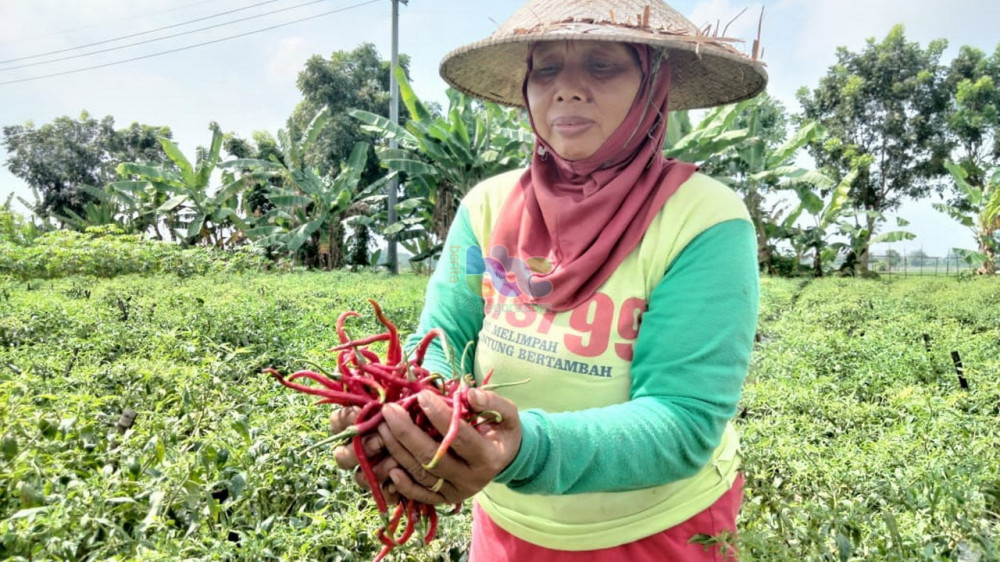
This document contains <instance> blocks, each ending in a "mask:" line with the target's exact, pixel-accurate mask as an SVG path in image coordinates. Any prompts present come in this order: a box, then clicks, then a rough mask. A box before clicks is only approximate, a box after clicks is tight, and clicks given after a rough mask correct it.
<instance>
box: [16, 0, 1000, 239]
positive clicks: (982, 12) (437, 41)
mask: <svg viewBox="0 0 1000 562" xmlns="http://www.w3.org/2000/svg"><path fill="white" fill-rule="evenodd" d="M520 4H521V1H520V0H489V1H486V0H461V1H459V0H410V1H409V4H408V5H401V6H400V51H401V52H405V53H407V54H409V55H410V56H411V58H412V61H413V63H412V68H411V71H412V75H413V78H414V83H413V86H414V89H415V90H416V92H417V94H418V95H419V96H420V97H421V98H423V99H425V100H435V101H442V100H444V91H445V84H444V82H443V81H442V80H441V79H440V78H439V77H438V75H437V68H438V63H439V62H440V60H441V58H442V57H443V56H444V55H445V54H446V53H447V52H449V51H450V50H452V49H454V48H456V47H459V46H461V45H464V44H466V43H469V42H471V41H475V40H478V39H481V38H484V37H485V36H487V35H488V34H489V33H490V32H491V31H492V30H493V29H494V28H495V27H496V25H497V22H502V21H503V20H504V19H506V18H507V17H508V16H509V15H510V14H511V13H512V12H513V11H514V10H515V9H516V8H517V6H519V5H520ZM252 5H257V6H256V7H253V8H250V6H252ZM671 5H672V6H674V7H675V8H676V9H678V10H679V11H680V12H682V13H684V14H685V15H687V16H688V17H689V18H690V19H691V20H692V21H694V22H695V23H696V24H698V25H699V26H705V25H708V24H715V23H716V22H719V21H721V22H722V23H723V25H725V22H728V21H729V20H731V19H732V18H733V17H735V16H736V15H737V14H738V13H739V12H740V11H741V10H742V9H743V8H747V11H746V13H745V14H744V15H743V16H742V17H740V18H739V19H737V20H736V21H735V22H734V23H733V24H732V25H731V26H730V27H729V35H731V36H736V37H742V38H746V39H752V38H753V36H754V35H755V34H756V26H757V16H758V14H759V12H760V9H761V7H763V8H764V25H763V33H762V36H761V38H762V43H763V46H764V56H763V58H764V61H765V62H766V63H767V64H768V72H769V74H770V77H771V80H770V84H769V86H768V91H769V92H770V93H771V95H772V96H774V97H776V98H778V99H779V100H782V101H783V102H784V103H785V105H786V106H787V107H788V108H789V110H791V111H793V112H794V111H798V110H799V106H798V103H797V102H796V101H795V91H796V90H797V89H798V88H799V87H801V86H809V87H815V85H816V84H817V83H818V81H819V79H820V77H822V76H823V75H824V74H825V73H826V71H827V69H828V68H829V66H830V65H831V64H832V63H833V62H834V60H835V59H834V56H835V51H836V48H837V47H838V46H845V47H847V48H848V49H851V50H855V51H858V50H861V49H862V48H863V47H864V41H865V39H867V38H870V37H875V38H877V39H881V38H883V37H884V36H885V35H886V34H887V33H888V31H889V29H890V28H891V27H892V25H894V24H896V23H902V24H904V25H905V26H906V36H907V38H908V39H909V40H911V41H919V42H920V43H921V44H922V45H925V46H926V44H927V42H928V41H930V40H932V39H936V38H944V39H947V40H948V42H949V49H948V51H946V54H945V59H946V60H950V58H951V57H952V56H953V55H954V53H955V52H957V49H958V47H959V46H961V45H972V46H976V47H979V48H980V49H983V50H984V51H987V52H992V51H993V50H994V49H995V48H996V47H997V45H998V43H1000V34H998V33H997V31H996V22H998V21H1000V2H996V1H994V0H951V1H949V2H943V1H942V0H908V1H907V0H836V1H834V0H765V1H763V2H760V1H758V2H756V3H752V4H751V3H740V2H735V1H733V0H702V1H695V0H684V1H677V2H673V3H671ZM294 6H300V7H298V8H293V7H294ZM243 8H246V9H243ZM230 10H238V11H234V12H233V13H232V14H230V15H228V16H226V17H218V18H212V17H211V16H213V15H215V14H219V13H221V12H226V11H230ZM276 10H285V11H283V12H280V13H273V14H270V15H262V14H265V13H266V12H274V11H276ZM334 10H341V11H339V12H337V13H331V14H329V15H325V16H320V17H315V18H314V19H310V20H308V21H303V22H300V23H294V24H290V25H286V26H282V27H277V28H275V29H272V30H270V31H264V32H259V33H251V32H254V31H256V30H260V29H262V28H266V27H271V26H275V25H280V24H283V23H288V22H291V21H293V20H298V19H304V18H308V17H312V16H317V15H319V14H322V13H326V12H332V11H334ZM251 16H260V17H257V18H254V19H250V20H248V21H244V22H240V23H233V24H227V25H222V26H220V27H217V28H215V29H206V30H203V31H200V32H198V33H193V34H189V35H184V36H179V37H174V38H172V39H166V40H163V41H155V42H150V43H147V44H144V45H136V46H134V47H129V48H121V49H117V50H112V51H109V52H106V53H100V54H95V55H92V56H82V57H77V58H73V59H68V60H64V61H58V62H51V63H47V64H35V63H41V62H45V61H48V60H50V59H52V58H60V57H67V56H73V55H77V54H81V53H85V52H90V51H94V50H100V49H109V48H112V47H119V46H122V45H123V44H125V43H134V42H138V41H144V40H149V39H155V38H157V37H161V36H163V35H168V34H174V33H180V32H183V31H189V30H192V29H196V28H199V27H207V26H210V25H215V24H219V23H223V22H227V21H232V20H234V19H237V18H248V17H251ZM198 18H206V19H204V20H202V21H199V22H197V23H193V24H190V25H178V24H180V23H182V22H186V21H189V20H194V19H198ZM173 25H176V27H173V28H171V29H169V30H164V31H162V32H158V33H150V34H142V35H137V36H135V37H133V38H132V39H128V40H125V41H122V42H109V43H103V44H101V45H97V46H93V47H90V48H88V49H82V50H66V51H65V52H62V53H59V54H57V55H50V56H48V57H38V58H30V59H24V60H21V61H16V62H8V63H0V126H3V125H13V124H20V123H24V122H27V121H32V122H34V123H35V124H36V125H41V124H44V123H47V122H49V121H51V120H53V119H55V118H56V117H59V116H63V115H70V116H73V117H77V116H79V114H80V113H81V111H87V112H89V113H90V114H91V115H93V116H96V117H103V116H105V115H112V116H113V117H114V118H115V123H116V126H118V127H125V126H127V125H129V124H130V123H132V122H134V121H138V122H141V123H145V124H150V125H167V126H169V127H170V128H171V129H172V130H173V132H174V138H175V140H176V141H177V142H178V143H179V144H180V147H181V149H182V150H183V151H185V153H187V154H193V152H194V149H195V147H196V146H198V145H203V144H206V143H207V142H208V140H209V139H210V132H209V130H208V124H209V122H211V121H216V122H218V123H219V124H220V125H221V126H222V128H223V130H225V131H227V132H234V133H237V134H239V135H241V136H244V137H248V136H250V134H251V133H252V132H253V131H255V130H269V131H272V132H274V131H277V130H278V129H279V128H281V127H282V126H283V125H284V122H285V119H286V118H287V117H288V115H289V114H290V113H291V112H292V110H293V109H294V107H295V104H296V103H298V101H299V92H298V90H297V89H296V87H295V78H296V75H297V73H298V71H299V70H300V69H301V68H302V66H303V64H304V62H305V60H306V59H307V58H309V57H310V56H311V55H313V54H320V55H322V56H329V54H330V53H332V52H334V51H338V50H351V49H353V48H355V47H357V46H358V45H359V44H361V43H362V42H366V41H368V42H372V43H374V44H375V45H376V46H377V48H378V49H379V52H380V53H381V54H382V55H383V56H384V57H385V58H388V57H389V54H390V45H391V43H390V38H391V35H390V34H391V1H390V0H374V1H371V0H369V1H367V2H366V0H315V1H313V2H309V0H271V1H269V2H267V1H264V0H202V1H197V0H132V1H129V2H123V1H121V0H2V1H0V60H2V61H7V60H11V59H19V58H22V57H31V56H33V55H38V54H41V53H49V52H52V51H57V50H63V49H72V48H74V47H78V46H80V45H86V44H89V43H95V42H100V41H106V40H108V39H112V38H117V37H121V36H123V35H129V34H138V33H141V32H143V31H147V30H151V29H155V28H161V27H165V26H173ZM243 33H251V34H248V35H246V36H244V37H240V38H237V39H228V40H227V39H225V38H226V37H230V36H233V35H239V34H243ZM211 41H218V42H216V43H213V44H210V45H205V46H201V47H196V48H190V49H186V50H180V51H177V52H174V53H171V54H165V55H160V56H152V57H150V58H145V59H142V60H137V61H133V62H128V63H124V64H112V65H110V66H106V67H104V68H99V69H93V70H86V71H80V72H72V71H77V70H79V69H82V68H84V67H89V66H96V65H102V64H109V63H115V62H116V61H120V60H124V59H129V58H135V57H143V56H146V55H152V54H155V53H159V52H162V51H166V50H172V49H179V48H183V47H187V46H191V45H194V44H196V43H205V42H211ZM748 45H749V43H748ZM747 49H749V47H747ZM28 64H31V66H24V67H23V68H11V67H13V66H21V65H28ZM59 72H72V73H70V74H65V75H63V76H58V77H51V78H44V79H39V80H28V81H23V82H16V83H8V84H3V82H11V81H16V80H23V79H31V78H35V77H39V76H42V75H46V74H54V73H59ZM5 160H6V153H2V154H0V200H3V199H6V196H7V195H8V194H9V193H11V192H15V193H16V194H18V195H20V196H23V197H28V190H27V188H26V187H25V186H24V185H23V183H22V182H21V181H20V180H18V179H17V178H15V177H13V176H12V175H11V174H10V173H9V172H7V170H6V167H5V166H3V164H4V162H5ZM901 215H902V216H904V217H905V218H907V219H908V220H909V221H910V222H911V225H910V227H909V228H910V230H912V231H914V232H916V233H917V234H918V238H917V240H914V241H912V242H908V243H906V245H905V246H903V245H897V246H896V248H897V250H900V251H907V250H911V249H917V248H921V247H922V248H923V249H924V251H926V252H927V253H929V254H931V255H944V254H945V253H946V252H947V251H948V249H949V248H951V247H955V246H960V247H971V246H972V241H971V238H970V235H969V233H968V231H967V230H966V229H964V228H963V227H961V226H958V225H957V224H955V223H953V222H952V221H951V220H950V219H948V218H947V217H945V216H944V215H941V214H940V213H937V212H936V211H933V210H931V209H930V208H929V205H928V204H927V203H924V204H920V205H913V204H908V205H904V207H903V209H902V210H901Z"/></svg>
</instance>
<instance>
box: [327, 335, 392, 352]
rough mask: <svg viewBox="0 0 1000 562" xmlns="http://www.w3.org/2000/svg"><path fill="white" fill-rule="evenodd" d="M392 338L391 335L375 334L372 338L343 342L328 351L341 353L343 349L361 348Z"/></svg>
mask: <svg viewBox="0 0 1000 562" xmlns="http://www.w3.org/2000/svg"><path fill="white" fill-rule="evenodd" d="M392 338H393V336H392V334H375V335H374V336H368V337H367V338H361V339H357V340H351V341H347V342H344V343H342V344H340V345H338V346H337V347H332V348H330V349H329V350H328V351H343V350H345V349H350V348H352V347H361V346H362V345H371V344H373V343H375V342H380V341H391V340H392Z"/></svg>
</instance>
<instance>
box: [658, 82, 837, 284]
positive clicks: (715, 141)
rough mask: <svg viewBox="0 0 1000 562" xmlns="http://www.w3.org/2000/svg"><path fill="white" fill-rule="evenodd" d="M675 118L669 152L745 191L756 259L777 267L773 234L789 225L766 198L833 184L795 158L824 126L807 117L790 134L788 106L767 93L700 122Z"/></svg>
mask: <svg viewBox="0 0 1000 562" xmlns="http://www.w3.org/2000/svg"><path fill="white" fill-rule="evenodd" d="M671 120H672V121H676V122H678V125H676V126H674V127H672V128H671V129H670V130H669V131H668V135H667V141H666V145H667V146H666V149H665V151H664V154H665V156H667V157H668V158H677V159H679V160H684V161H688V162H695V163H698V164H699V165H700V166H701V168H702V171H704V172H705V173H707V174H709V175H711V176H713V177H715V178H716V179H718V180H719V181H722V182H723V183H726V184H728V185H730V186H731V187H733V188H734V189H735V190H736V191H738V192H739V193H741V194H742V195H743V200H744V203H746V206H747V209H748V210H749V211H750V217H751V220H752V221H753V223H754V227H755V230H756V232H757V259H758V263H759V264H760V267H761V269H766V270H768V271H769V272H772V273H773V269H774V264H773V263H772V262H773V255H774V247H775V244H774V240H775V238H776V237H780V236H782V235H784V234H785V233H787V232H788V231H787V229H784V228H782V223H781V221H779V220H778V212H777V211H776V209H775V208H772V209H768V208H766V207H765V200H766V199H767V197H768V196H769V195H773V194H775V193H776V192H777V191H779V190H794V191H796V192H801V190H802V189H806V190H808V189H819V188H821V187H824V186H825V187H827V188H829V187H831V186H833V185H834V182H833V181H831V180H830V179H828V178H827V177H826V176H823V175H822V174H819V173H817V172H815V171H813V170H809V169H806V168H802V167H799V166H797V165H795V164H794V161H795V155H796V154H797V153H798V151H799V150H800V149H801V148H802V147H804V146H805V145H806V144H807V143H809V142H813V141H815V140H817V139H819V138H822V137H823V135H824V134H825V132H824V130H823V128H822V127H820V126H819V125H817V123H815V122H812V121H805V122H803V123H802V124H801V125H800V126H799V128H798V129H797V130H796V131H794V132H793V133H792V135H791V136H790V137H789V136H788V134H787V130H786V125H787V122H788V118H787V114H786V112H785V108H784V106H782V105H781V103H779V102H778V101H776V100H774V99H772V98H771V97H770V96H767V95H766V94H765V95H761V96H757V97H756V98H754V99H752V100H747V101H743V102H740V103H738V104H735V105H729V106H723V107H720V108H717V109H715V110H713V111H711V112H709V113H708V115H707V116H706V117H705V119H703V120H702V121H701V122H700V123H699V124H698V126H697V127H693V128H692V127H690V125H689V121H688V118H687V115H686V113H682V114H674V115H671ZM685 131H687V133H686V134H684V133H685ZM681 135H683V136H681Z"/></svg>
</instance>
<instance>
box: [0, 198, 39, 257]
mask: <svg viewBox="0 0 1000 562" xmlns="http://www.w3.org/2000/svg"><path fill="white" fill-rule="evenodd" d="M13 197H14V194H13V193H11V194H10V195H9V196H7V200H6V201H4V204H3V205H0V244H9V245H15V246H27V245H30V244H31V243H32V242H34V240H35V239H36V238H38V237H39V236H40V235H41V234H42V231H41V229H39V228H38V227H37V226H35V224H34V223H32V222H29V221H27V220H25V218H24V217H23V216H21V214H20V213H18V212H17V211H14V210H13V209H12V208H11V199H13Z"/></svg>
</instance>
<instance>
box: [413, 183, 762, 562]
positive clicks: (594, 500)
mask: <svg viewBox="0 0 1000 562" xmlns="http://www.w3.org/2000/svg"><path fill="white" fill-rule="evenodd" d="M520 173H521V172H520V171H517V172H512V173H508V174H504V175H501V176H498V177H496V178H493V179H491V180H488V181H487V182H484V183H483V184H482V185H480V186H478V187H476V188H475V189H473V190H472V191H471V192H470V193H469V195H468V196H467V197H466V198H465V199H464V200H463V204H462V206H461V207H460V209H459V212H458V215H457V217H456V220H455V222H454V224H453V225H452V228H451V231H450V233H449V235H448V239H447V241H446V243H445V246H444V251H443V252H442V257H441V262H440V264H439V265H438V267H437V269H436V270H435V272H434V275H433V276H432V278H431V280H430V283H429V284H428V289H427V299H426V305H425V308H424V311H423V314H422V316H421V321H420V327H419V329H418V334H422V333H425V332H426V331H427V330H428V329H430V328H431V327H435V326H436V327H440V328H442V329H443V330H444V331H445V332H446V334H447V335H448V340H449V342H450V343H451V345H452V347H454V348H455V349H457V350H462V349H464V348H465V347H466V345H467V344H469V343H470V342H471V345H472V349H473V353H471V354H468V357H467V359H466V362H465V365H464V366H463V369H464V370H466V371H467V372H468V371H469V370H472V371H473V372H474V373H475V374H476V376H477V378H481V377H482V375H483V373H485V372H486V371H487V370H489V369H491V368H492V369H494V376H493V382H498V383H502V382H514V381H519V380H523V379H526V378H530V379H531V382H529V383H527V384H524V385H519V386H512V387H508V388H503V389H501V390H500V392H501V394H503V395H504V396H506V397H508V398H510V399H511V400H513V401H514V402H515V403H516V404H517V405H518V407H519V409H520V410H521V423H522V426H523V437H522V442H521V448H520V450H519V452H518V454H517V457H516V458H515V459H514V461H513V462H512V463H511V464H510V466H508V467H507V468H506V469H505V470H504V471H503V472H502V473H501V474H500V475H498V477H497V478H496V480H495V482H494V483H493V484H490V485H489V486H488V487H487V488H486V489H485V490H484V491H483V492H482V493H481V494H480V495H479V496H477V500H478V501H479V502H480V503H481V505H482V506H483V508H484V509H485V510H486V511H487V513H489V514H490V516H491V517H492V518H493V519H494V521H496V522H497V524H498V525H500V526H501V527H503V528H504V529H506V530H507V531H509V532H511V533H513V534H515V535H516V536H519V537H521V538H522V539H524V540H528V541H530V542H533V543H536V544H540V545H542V546H546V547H548V548H555V549H562V550H590V549H595V548H605V547H609V546H615V545H618V544H623V543H626V542H631V541H633V540H637V539H640V538H643V537H645V536H648V535H651V534H654V533H656V532H659V531H661V530H663V529H666V528H668V527H670V526H673V525H675V524H677V523H680V522H682V521H684V520H685V519H687V518H689V517H691V516H692V515H694V514H696V513H698V512H699V511H701V510H703V509H705V508H706V507H708V506H709V505H711V504H712V503H713V502H714V501H715V500H716V499H718V498H719V497H720V496H721V495H722V494H723V493H725V491H726V490H728V489H729V487H730V486H731V485H732V482H733V480H734V479H735V477H736V471H737V470H738V467H739V457H738V439H737V437H736V434H735V431H734V430H733V428H732V425H731V424H730V420H731V418H732V417H733V415H734V413H735V411H736V405H737V402H738V401H739V398H740V392H741V388H742V384H743V380H744V377H745V375H746V371H747V367H748V364H749V356H750V350H751V348H752V345H753V337H754V332H755V327H756V319H757V296H758V278H757V263H756V239H755V236H754V229H753V226H752V224H751V223H750V222H749V218H748V216H747V213H746V210H745V207H744V206H743V203H742V201H741V200H740V199H739V197H738V196H737V195H736V194H734V193H733V192H732V191H731V190H729V189H728V188H726V187H725V186H723V185H721V184H719V183H718V182H716V181H714V180H712V179H710V178H708V177H707V176H704V175H702V174H695V175H694V176H692V178H691V179H689V180H688V181H687V182H686V183H685V184H684V185H683V186H681V188H680V189H678V191H677V192H676V193H675V194H674V195H673V196H672V197H671V198H670V199H669V200H668V201H667V203H666V205H665V206H664V208H663V209H662V210H661V212H660V213H659V214H658V216H657V217H656V219H655V220H654V221H653V223H652V224H651V225H650V227H649V228H648V229H647V232H646V234H645V236H644V238H643V239H642V241H641V242H640V243H639V245H638V246H637V247H636V248H635V249H634V250H633V251H632V253H631V254H629V256H628V257H627V258H626V259H625V260H624V262H623V263H622V264H621V266H619V268H618V269H617V270H616V272H615V274H613V275H612V277H611V278H610V279H609V280H608V281H607V282H606V283H605V284H604V285H602V286H601V287H600V288H599V289H598V291H597V293H596V294H595V295H594V297H592V298H591V299H590V300H589V301H587V302H585V303H583V304H581V305H580V306H579V307H577V308H576V309H574V310H570V311H565V312H559V313H552V312H549V311H546V310H545V309H543V308H541V307H536V306H525V305H522V304H519V303H518V302H516V301H514V300H512V299H507V298H504V297H503V296H502V295H499V294H497V291H496V289H495V287H496V286H497V285H495V284H494V281H497V280H494V279H492V276H491V275H489V274H488V273H487V274H486V275H483V270H482V269H481V267H480V262H479V261H477V254H478V256H480V257H481V256H482V253H483V252H482V250H481V249H482V248H484V247H486V243H487V242H488V240H489V235H490V230H491V228H492V226H493V224H494V223H495V218H496V216H497V214H498V213H499V212H500V209H501V208H502V205H503V202H504V200H505V198H506V196H507V194H508V193H509V192H510V190H511V189H512V188H513V186H514V184H515V183H516V180H517V178H518V177H519V175H520ZM470 248H471V249H472V250H471V251H470ZM487 255H489V254H487ZM470 257H471V258H472V259H471V260H470V259H469V258H470ZM484 301H485V306H484ZM427 361H428V366H429V367H431V368H432V369H434V370H439V371H441V372H444V373H451V371H452V369H451V368H450V367H449V366H448V365H449V364H448V362H446V361H445V360H444V356H443V351H442V349H441V348H440V347H436V348H434V349H433V350H432V352H431V354H430V355H429V357H428V360H427Z"/></svg>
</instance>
